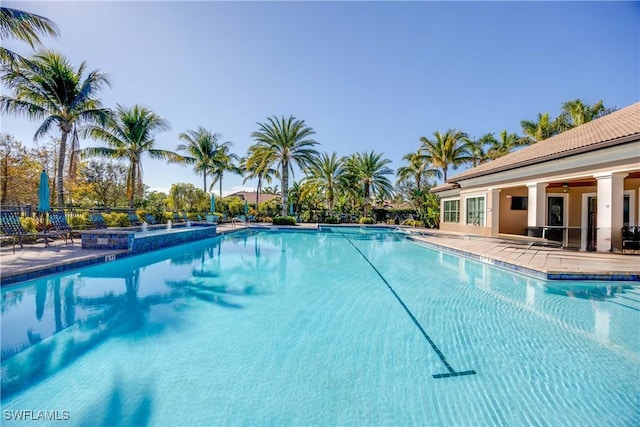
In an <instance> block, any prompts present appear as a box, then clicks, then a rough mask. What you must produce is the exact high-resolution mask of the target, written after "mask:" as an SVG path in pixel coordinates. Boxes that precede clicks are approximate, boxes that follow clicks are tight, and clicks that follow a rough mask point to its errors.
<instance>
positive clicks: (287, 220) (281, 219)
mask: <svg viewBox="0 0 640 427" xmlns="http://www.w3.org/2000/svg"><path fill="white" fill-rule="evenodd" d="M273 225H296V219H295V218H294V217H292V216H275V217H273Z"/></svg>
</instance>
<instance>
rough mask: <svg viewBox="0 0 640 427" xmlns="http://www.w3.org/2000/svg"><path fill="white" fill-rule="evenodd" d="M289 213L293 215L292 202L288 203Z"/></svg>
mask: <svg viewBox="0 0 640 427" xmlns="http://www.w3.org/2000/svg"><path fill="white" fill-rule="evenodd" d="M289 215H291V216H293V202H291V203H289Z"/></svg>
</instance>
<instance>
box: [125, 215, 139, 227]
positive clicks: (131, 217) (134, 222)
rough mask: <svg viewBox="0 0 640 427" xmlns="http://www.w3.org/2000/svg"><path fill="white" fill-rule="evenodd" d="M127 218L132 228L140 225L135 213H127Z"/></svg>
mask: <svg viewBox="0 0 640 427" xmlns="http://www.w3.org/2000/svg"><path fill="white" fill-rule="evenodd" d="M127 218H129V222H130V223H131V225H132V226H134V227H137V226H139V225H140V218H138V214H136V213H135V212H129V213H128V214H127Z"/></svg>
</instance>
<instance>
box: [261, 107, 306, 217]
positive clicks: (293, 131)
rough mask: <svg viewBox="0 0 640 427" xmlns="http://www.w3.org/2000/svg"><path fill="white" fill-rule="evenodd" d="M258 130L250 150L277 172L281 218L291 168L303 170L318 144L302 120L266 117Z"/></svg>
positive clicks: (284, 206)
mask: <svg viewBox="0 0 640 427" xmlns="http://www.w3.org/2000/svg"><path fill="white" fill-rule="evenodd" d="M258 126H259V127H260V129H259V130H258V131H256V132H253V133H252V134H251V137H252V138H254V139H255V140H256V144H254V145H253V146H252V149H253V150H255V151H256V152H257V153H259V154H258V155H259V156H265V157H266V158H268V159H269V163H270V166H276V167H277V168H278V169H279V170H280V182H281V185H282V215H283V216H286V215H287V205H288V198H289V172H292V173H293V169H292V168H293V166H294V165H297V166H298V167H300V168H301V169H304V168H305V167H306V166H307V165H309V164H310V163H311V162H312V161H313V159H314V158H315V157H317V156H318V152H317V151H316V150H315V149H314V148H313V147H314V146H315V145H317V144H318V143H317V142H316V141H315V140H313V139H311V138H310V137H311V136H312V135H314V134H315V132H314V130H313V129H312V128H310V127H308V126H306V125H305V123H304V120H298V119H296V118H295V117H293V116H289V118H286V119H285V117H284V116H282V117H281V118H280V119H278V118H277V117H275V116H273V117H268V118H267V123H258Z"/></svg>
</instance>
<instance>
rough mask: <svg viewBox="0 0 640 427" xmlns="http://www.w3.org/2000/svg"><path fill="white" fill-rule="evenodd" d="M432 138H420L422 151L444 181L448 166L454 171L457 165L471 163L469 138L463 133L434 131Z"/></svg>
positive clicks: (457, 131) (452, 130)
mask: <svg viewBox="0 0 640 427" xmlns="http://www.w3.org/2000/svg"><path fill="white" fill-rule="evenodd" d="M433 136H434V138H433V139H428V138H426V137H424V136H423V137H421V138H420V142H422V150H423V151H424V153H425V155H426V156H427V158H428V160H429V162H430V163H431V164H433V165H434V166H435V167H437V168H440V169H441V170H442V174H443V177H444V180H445V181H446V180H447V170H448V169H449V166H453V168H454V169H456V168H457V167H458V166H459V165H461V164H463V163H466V162H469V161H471V156H470V155H469V151H468V148H469V137H468V135H467V134H466V133H465V132H462V131H459V130H457V129H449V130H447V131H446V132H445V133H440V132H439V131H435V132H434V133H433Z"/></svg>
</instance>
